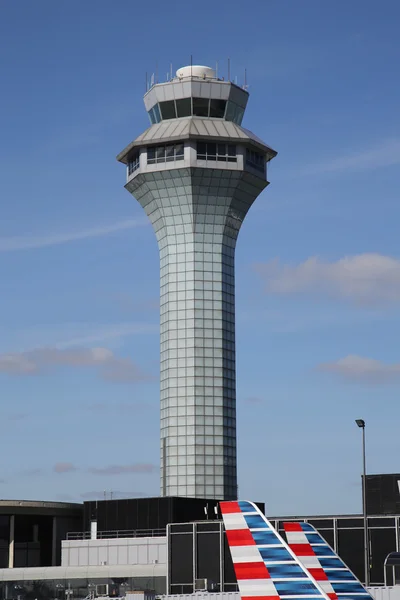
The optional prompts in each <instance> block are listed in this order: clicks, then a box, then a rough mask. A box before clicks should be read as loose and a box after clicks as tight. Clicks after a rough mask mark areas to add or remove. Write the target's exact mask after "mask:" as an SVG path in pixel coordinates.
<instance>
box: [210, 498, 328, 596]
mask: <svg viewBox="0 0 400 600" xmlns="http://www.w3.org/2000/svg"><path fill="white" fill-rule="evenodd" d="M220 507H221V513H222V517H223V520H224V525H225V531H226V537H227V540H228V545H229V548H230V551H231V555H232V561H233V566H234V569H235V573H236V578H237V581H238V584H239V591H240V595H241V598H242V600H328V596H327V595H326V594H325V592H324V591H323V590H322V589H321V587H320V586H319V585H318V583H317V582H316V581H315V580H314V579H313V577H312V576H311V575H310V574H309V573H308V572H307V570H306V569H305V568H304V567H303V565H302V564H301V562H300V561H299V560H298V559H297V557H296V555H295V554H294V553H293V552H292V550H290V548H288V546H287V544H286V542H285V541H284V540H283V539H282V537H281V536H280V535H279V534H278V532H277V531H276V530H275V529H274V528H273V527H272V525H271V524H270V523H269V521H268V520H267V519H266V518H265V516H264V515H263V514H262V513H261V512H260V510H259V509H258V508H257V507H256V506H255V505H254V504H253V503H252V502H247V501H241V502H220Z"/></svg>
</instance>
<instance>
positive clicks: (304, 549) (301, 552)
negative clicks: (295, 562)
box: [289, 544, 315, 556]
mask: <svg viewBox="0 0 400 600" xmlns="http://www.w3.org/2000/svg"><path fill="white" fill-rule="evenodd" d="M289 547H290V549H291V550H292V551H293V552H294V553H295V555H296V556H315V553H314V550H313V549H312V548H311V546H310V544H289Z"/></svg>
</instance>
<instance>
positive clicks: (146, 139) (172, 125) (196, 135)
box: [117, 117, 277, 163]
mask: <svg viewBox="0 0 400 600" xmlns="http://www.w3.org/2000/svg"><path fill="white" fill-rule="evenodd" d="M190 138H191V139H208V140H209V139H210V138H212V139H218V140H220V141H221V142H231V143H234V142H241V143H246V142H251V144H252V146H256V147H257V148H259V149H260V150H262V151H263V152H265V153H266V155H267V160H270V159H271V158H274V156H276V154H277V152H276V151H275V150H273V149H272V148H270V146H268V145H267V144H266V143H265V142H263V141H262V140H261V139H260V138H258V137H257V136H256V135H254V133H252V132H251V131H249V130H248V129H245V128H244V127H241V126H240V125H237V124H236V123H234V122H233V121H222V120H221V119H210V118H201V117H187V118H183V119H171V120H168V121H161V122H160V123H156V124H155V125H152V126H151V127H149V128H148V129H146V131H145V132H144V133H142V134H141V135H139V137H137V138H136V139H135V140H134V141H133V142H131V143H130V144H129V146H127V147H126V148H125V149H124V150H122V152H120V153H119V154H118V156H117V160H118V161H119V162H122V163H127V162H128V154H129V153H130V151H131V150H132V149H133V148H137V147H141V146H146V145H150V144H151V145H153V144H166V143H168V142H174V141H177V140H180V141H181V140H187V139H190Z"/></svg>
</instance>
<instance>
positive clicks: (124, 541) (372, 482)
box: [0, 474, 400, 600]
mask: <svg viewBox="0 0 400 600" xmlns="http://www.w3.org/2000/svg"><path fill="white" fill-rule="evenodd" d="M399 481H400V474H391V475H368V476H367V479H366V483H367V510H368V537H369V541H370V549H371V569H370V580H371V586H382V585H383V584H384V583H385V581H386V582H387V583H388V584H391V585H392V584H393V585H394V584H396V583H397V584H400V567H399V566H397V563H396V564H395V566H393V567H392V566H390V567H388V568H387V569H386V574H385V568H384V563H385V559H386V557H387V556H388V555H389V554H390V553H393V552H400V547H399V539H400V538H399V534H400V530H399V527H400V506H399V503H400V494H399ZM39 505H41V506H39ZM258 506H259V508H260V509H261V510H262V511H263V512H264V505H263V504H262V503H258ZM0 508H1V511H2V512H0V522H3V523H5V524H6V528H5V529H2V534H1V535H2V537H3V549H4V552H7V548H8V553H10V550H11V547H12V544H13V543H14V566H13V567H12V566H11V562H10V560H9V556H10V554H8V555H7V557H8V558H7V561H6V563H5V562H4V560H3V565H4V566H5V568H1V569H0V600H23V599H25V598H26V599H32V600H34V599H35V598H36V599H37V600H44V599H47V598H59V599H64V598H65V597H67V596H68V598H71V597H72V598H74V599H80V598H82V599H83V598H86V597H88V596H89V597H97V596H111V597H113V596H114V597H121V596H125V595H126V594H127V593H128V592H131V591H138V590H143V591H149V592H152V593H154V594H156V595H163V594H170V595H177V594H179V595H181V594H192V593H194V592H205V591H207V592H210V593H213V592H224V593H225V594H235V592H237V589H238V588H237V582H236V578H235V573H234V569H233V564H232V560H231V556H230V552H229V548H228V546H227V543H226V540H225V532H224V529H223V524H222V520H221V515H220V513H219V505H218V500H213V499H198V498H173V497H164V498H139V499H127V500H117V499H115V500H101V501H97V502H94V501H91V502H85V503H84V504H83V505H80V504H76V505H65V504H61V503H39V502H38V503H32V502H25V503H24V502H13V503H11V502H8V503H7V502H6V501H3V503H2V504H1V507H0ZM33 509H36V510H37V511H38V512H36V513H35V512H34V511H33ZM32 511H33V512H32ZM46 511H47V512H46ZM13 517H14V524H15V530H14V538H13V537H12V528H10V522H11V520H12V518H13ZM39 517H48V518H49V519H50V522H51V523H53V525H54V522H55V523H57V524H59V527H58V529H57V530H56V531H58V533H57V535H56V536H55V535H54V534H53V533H52V535H51V536H50V535H49V534H47V535H42V529H41V527H40V522H41V521H40V519H39V520H38V518H39ZM7 519H8V521H7ZM269 519H270V521H271V523H272V524H273V525H274V526H275V528H276V529H277V530H278V531H280V533H282V532H283V522H284V521H288V520H289V521H308V522H310V523H311V524H313V525H314V527H316V529H318V531H319V532H320V533H321V534H322V535H323V537H324V538H325V539H326V540H327V542H328V543H329V544H330V545H331V546H332V547H333V548H334V549H335V550H336V551H337V552H338V554H339V555H340V556H341V558H342V559H343V560H344V561H345V562H346V563H347V564H348V565H349V567H350V568H351V569H352V571H353V572H354V573H355V574H356V575H357V576H358V577H359V578H360V580H361V581H362V580H363V578H364V569H363V517H362V515H327V516H325V515H324V516H321V515H315V516H313V515H307V516H298V515H297V516H289V517H283V516H272V517H269ZM18 520H20V522H21V523H25V529H24V533H23V534H22V533H21V534H18V536H17V535H16V531H17V528H18V527H20V526H17V525H16V523H17V521H18ZM7 523H8V525H7ZM61 523H62V525H61ZM19 531H22V529H19ZM43 531H46V528H44V529H43ZM52 531H54V530H52ZM61 532H63V533H61ZM35 539H36V541H35ZM28 548H29V549H30V551H29V552H28V550H27V549H28ZM17 549H18V553H17ZM17 556H18V560H17ZM54 561H55V562H54ZM6 565H8V568H7V566H6ZM232 599H233V600H237V598H236V596H232ZM377 600H379V598H377Z"/></svg>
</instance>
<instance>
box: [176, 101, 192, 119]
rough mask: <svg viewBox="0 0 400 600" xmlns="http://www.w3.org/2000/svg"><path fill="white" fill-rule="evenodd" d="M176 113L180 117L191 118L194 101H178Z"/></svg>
mask: <svg viewBox="0 0 400 600" xmlns="http://www.w3.org/2000/svg"><path fill="white" fill-rule="evenodd" d="M176 113H177V115H178V117H190V116H191V114H192V99H191V98H182V99H181V100H176Z"/></svg>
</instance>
